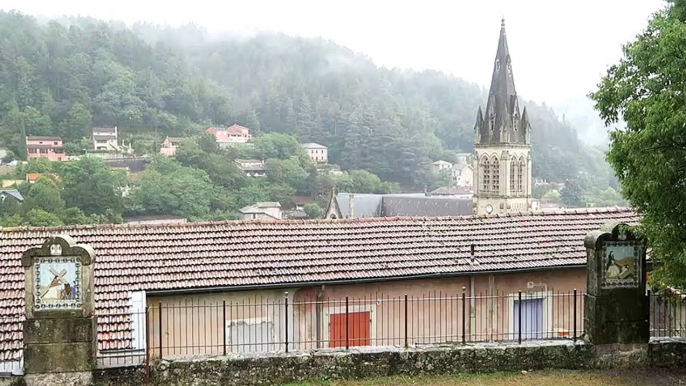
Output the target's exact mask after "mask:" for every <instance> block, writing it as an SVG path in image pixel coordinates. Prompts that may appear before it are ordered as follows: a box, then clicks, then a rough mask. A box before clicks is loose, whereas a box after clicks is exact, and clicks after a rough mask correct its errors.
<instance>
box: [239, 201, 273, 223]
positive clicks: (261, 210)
mask: <svg viewBox="0 0 686 386" xmlns="http://www.w3.org/2000/svg"><path fill="white" fill-rule="evenodd" d="M238 211H239V212H241V218H242V219H243V220H262V219H266V220H270V219H271V220H275V219H276V220H280V219H281V204H279V203H278V202H258V203H256V204H254V205H248V206H245V207H243V208H241V209H238Z"/></svg>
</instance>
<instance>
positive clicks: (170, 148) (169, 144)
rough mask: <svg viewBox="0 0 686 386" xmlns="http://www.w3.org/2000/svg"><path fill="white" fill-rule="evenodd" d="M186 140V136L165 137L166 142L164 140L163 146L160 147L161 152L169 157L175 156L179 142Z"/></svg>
mask: <svg viewBox="0 0 686 386" xmlns="http://www.w3.org/2000/svg"><path fill="white" fill-rule="evenodd" d="M185 140H186V138H182V137H167V138H165V139H164V142H162V148H160V154H162V155H166V156H169V157H174V156H175V155H176V149H177V148H178V147H179V144H180V143H181V142H183V141H185Z"/></svg>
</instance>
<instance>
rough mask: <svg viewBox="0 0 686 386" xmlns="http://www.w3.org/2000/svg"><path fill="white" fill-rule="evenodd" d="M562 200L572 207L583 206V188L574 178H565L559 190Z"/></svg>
mask: <svg viewBox="0 0 686 386" xmlns="http://www.w3.org/2000/svg"><path fill="white" fill-rule="evenodd" d="M560 195H561V197H562V202H563V203H564V204H565V205H568V206H572V207H579V206H585V203H584V199H583V195H584V188H583V186H581V184H580V183H579V182H577V181H576V180H567V182H565V186H564V188H562V191H560Z"/></svg>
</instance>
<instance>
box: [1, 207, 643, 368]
mask: <svg viewBox="0 0 686 386" xmlns="http://www.w3.org/2000/svg"><path fill="white" fill-rule="evenodd" d="M638 219H639V218H638V216H637V214H636V213H635V212H634V211H632V210H630V209H624V208H607V209H577V210H566V211H557V212H546V213H536V214H532V213H529V214H512V215H506V216H490V217H485V216H465V217H433V218H420V217H387V218H369V219H351V220H308V221H243V222H241V221H226V222H207V223H185V224H164V225H98V226H72V227H59V228H13V229H0V259H2V268H0V271H1V272H2V275H0V310H1V311H0V312H1V314H0V317H1V318H0V343H1V347H0V360H1V361H11V360H18V358H20V356H21V350H22V345H23V343H22V325H21V322H22V321H23V320H24V271H23V268H22V266H21V263H20V258H21V255H22V253H23V252H24V251H25V250H26V249H28V248H31V247H37V246H40V245H41V244H42V243H43V241H44V240H45V239H46V238H47V237H49V236H54V235H57V234H68V235H70V236H72V237H73V238H74V239H75V240H76V241H77V242H78V243H80V244H89V245H90V246H92V247H93V248H94V250H95V252H96V262H95V277H96V281H95V300H96V314H97V316H98V348H99V349H100V350H108V349H126V348H127V347H128V345H130V342H131V340H130V336H131V335H130V328H131V327H130V322H129V320H128V319H127V317H126V316H122V315H126V314H127V313H128V311H129V305H128V302H129V296H130V293H131V291H148V292H159V293H163V292H164V291H175V290H199V291H202V290H210V289H211V290H217V289H219V288H224V289H227V290H230V289H247V288H250V287H254V286H260V287H265V286H284V285H290V286H297V285H314V284H325V283H344V282H359V281H383V280H391V279H412V278H425V277H443V276H459V275H471V274H475V273H486V272H494V271H502V272H510V271H516V270H538V269H551V268H552V269H554V268H564V267H568V266H576V267H578V266H583V265H584V264H586V254H585V250H584V246H583V239H584V236H585V235H586V233H587V232H589V231H591V230H594V229H597V228H598V227H599V226H601V225H603V224H605V223H608V222H623V223H628V224H636V223H637V221H638ZM472 245H473V246H474V247H475V248H474V250H475V254H474V258H475V261H477V262H478V264H473V263H471V262H470V258H471V246H472Z"/></svg>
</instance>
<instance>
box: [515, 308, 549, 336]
mask: <svg viewBox="0 0 686 386" xmlns="http://www.w3.org/2000/svg"><path fill="white" fill-rule="evenodd" d="M513 323H514V333H515V335H514V339H519V300H515V301H514V320H513ZM521 323H522V340H525V339H543V299H522V322H521Z"/></svg>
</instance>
